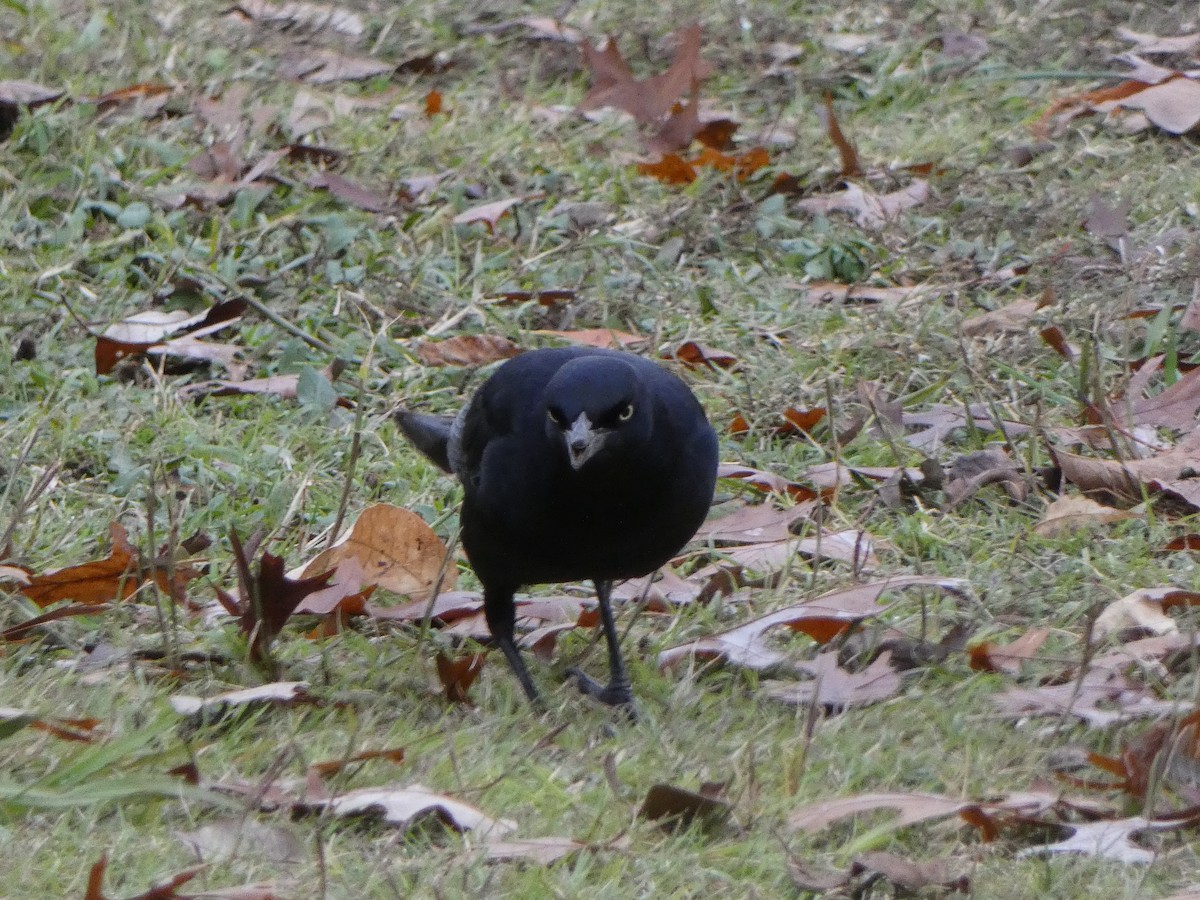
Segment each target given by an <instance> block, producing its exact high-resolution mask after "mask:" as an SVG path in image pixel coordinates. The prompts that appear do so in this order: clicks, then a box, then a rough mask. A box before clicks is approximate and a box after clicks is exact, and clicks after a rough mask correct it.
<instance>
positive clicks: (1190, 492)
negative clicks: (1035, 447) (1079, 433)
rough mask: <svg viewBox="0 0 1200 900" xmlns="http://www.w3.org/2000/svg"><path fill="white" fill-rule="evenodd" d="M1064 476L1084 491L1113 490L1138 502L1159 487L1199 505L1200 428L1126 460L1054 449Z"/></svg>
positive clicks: (1156, 491)
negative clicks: (1162, 448) (1168, 445)
mask: <svg viewBox="0 0 1200 900" xmlns="http://www.w3.org/2000/svg"><path fill="white" fill-rule="evenodd" d="M1051 452H1052V454H1053V456H1054V460H1055V462H1057V463H1058V466H1059V468H1060V469H1062V474H1063V478H1065V479H1066V480H1067V481H1069V482H1070V483H1071V484H1073V485H1075V486H1076V487H1078V488H1079V489H1080V490H1081V491H1083V492H1084V493H1093V492H1100V493H1106V494H1112V495H1114V496H1117V497H1120V498H1122V499H1125V500H1131V501H1133V502H1135V503H1137V502H1141V501H1142V500H1143V499H1145V495H1147V494H1149V495H1153V494H1156V493H1158V492H1160V491H1162V492H1166V493H1168V494H1170V495H1171V496H1172V497H1174V498H1175V499H1177V500H1180V501H1182V502H1184V503H1186V504H1188V505H1189V506H1191V507H1192V508H1196V509H1200V478H1196V477H1195V473H1196V471H1197V470H1200V429H1196V430H1195V431H1193V432H1191V433H1190V434H1188V435H1186V436H1185V437H1184V439H1183V440H1182V441H1180V443H1179V444H1178V445H1176V446H1175V447H1173V448H1171V449H1170V450H1168V451H1166V452H1165V453H1159V454H1157V455H1155V456H1151V457H1148V458H1146V459H1133V460H1128V461H1126V462H1121V461H1118V460H1110V459H1098V458H1095V457H1088V456H1077V455H1076V454H1074V453H1067V452H1066V451H1064V450H1057V449H1055V450H1052V451H1051Z"/></svg>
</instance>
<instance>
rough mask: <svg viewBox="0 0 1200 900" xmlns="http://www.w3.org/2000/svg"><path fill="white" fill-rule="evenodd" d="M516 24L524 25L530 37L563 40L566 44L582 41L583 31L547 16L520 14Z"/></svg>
mask: <svg viewBox="0 0 1200 900" xmlns="http://www.w3.org/2000/svg"><path fill="white" fill-rule="evenodd" d="M516 21H517V24H519V25H524V26H525V28H527V29H528V30H529V32H530V37H533V38H541V39H543V40H549V41H563V42H564V43H567V44H581V43H583V32H581V31H580V30H579V29H578V28H572V27H571V26H570V25H564V24H563V23H562V22H560V21H558V20H557V19H552V18H550V17H549V16H522V17H521V18H519V19H517V20H516Z"/></svg>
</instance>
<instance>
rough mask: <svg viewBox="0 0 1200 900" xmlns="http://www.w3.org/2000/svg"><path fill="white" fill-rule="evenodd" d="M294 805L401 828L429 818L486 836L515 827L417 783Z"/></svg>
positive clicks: (361, 789)
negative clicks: (363, 817)
mask: <svg viewBox="0 0 1200 900" xmlns="http://www.w3.org/2000/svg"><path fill="white" fill-rule="evenodd" d="M295 807H296V808H297V809H307V810H314V811H316V810H327V811H328V812H329V813H331V814H332V815H335V816H359V815H369V816H374V817H378V818H381V819H382V820H383V821H384V822H386V823H387V824H389V825H394V826H396V827H397V828H401V829H404V830H408V829H410V828H413V827H415V826H416V825H418V824H420V823H421V822H425V821H429V820H431V819H432V820H436V821H439V822H441V823H442V824H444V825H447V826H449V827H450V828H453V829H454V830H455V831H470V832H472V833H474V834H478V835H480V836H483V837H488V838H499V837H503V836H504V835H505V834H507V833H508V832H510V831H513V830H514V829H515V828H516V827H517V825H516V823H515V822H511V821H509V820H507V819H493V818H492V817H490V816H488V815H487V814H485V813H484V812H483V811H481V810H479V809H477V808H476V807H474V806H471V805H470V804H467V803H463V802H462V801H461V800H455V799H454V798H452V797H448V796H446V795H445V794H439V793H437V792H435V791H432V790H430V789H429V788H427V787H425V786H424V785H420V784H412V785H407V786H399V785H396V786H389V785H381V786H379V787H370V788H359V789H358V790H353V791H348V792H347V793H345V794H340V795H338V796H335V797H331V798H328V799H317V798H312V799H305V800H299V801H296V803H295Z"/></svg>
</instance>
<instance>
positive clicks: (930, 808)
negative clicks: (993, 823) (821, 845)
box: [788, 792, 1045, 833]
mask: <svg viewBox="0 0 1200 900" xmlns="http://www.w3.org/2000/svg"><path fill="white" fill-rule="evenodd" d="M1019 796H1020V795H1018V797H1019ZM1010 804H1011V806H1005V807H1002V808H1006V809H1008V808H1013V809H1014V811H1022V812H1034V811H1038V810H1040V809H1041V808H1043V807H1044V805H1045V801H1041V802H1039V801H1038V800H1033V799H1031V800H1029V801H1025V802H1022V800H1020V799H1018V800H1016V802H1012V801H1010ZM981 807H989V808H992V809H995V808H998V807H1001V805H1000V804H991V803H989V804H977V803H972V802H970V801H968V800H954V799H952V798H950V797H943V796H941V795H939V794H918V793H899V792H897V793H877V794H858V795H856V796H853V797H840V798H838V799H836V800H821V801H818V802H816V803H810V804H808V805H806V806H802V807H801V808H800V809H798V810H795V811H794V812H793V813H792V814H791V815H790V816H789V817H788V826H789V827H790V828H791V829H792V830H793V831H804V832H808V833H812V832H816V831H820V830H821V829H822V828H825V827H826V826H827V825H832V824H833V823H834V822H837V821H840V820H841V819H845V818H848V817H850V816H856V815H860V814H862V813H874V812H879V811H881V810H887V811H888V812H892V813H895V814H896V817H895V819H894V820H893V821H892V822H891V823H890V824H891V827H893V828H897V829H899V828H905V827H907V826H909V825H916V824H917V823H919V822H931V821H935V820H938V819H947V818H949V817H950V816H953V815H961V814H962V813H964V812H969V811H971V810H978V809H980V808H981Z"/></svg>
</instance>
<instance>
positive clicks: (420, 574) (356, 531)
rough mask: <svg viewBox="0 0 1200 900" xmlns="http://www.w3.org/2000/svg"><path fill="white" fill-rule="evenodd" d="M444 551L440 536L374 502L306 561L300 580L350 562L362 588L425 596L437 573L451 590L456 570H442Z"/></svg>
mask: <svg viewBox="0 0 1200 900" xmlns="http://www.w3.org/2000/svg"><path fill="white" fill-rule="evenodd" d="M446 552H447V551H446V545H445V544H444V543H442V540H441V538H439V537H438V536H437V534H436V533H434V531H433V529H432V528H430V527H429V526H428V525H427V524H425V520H424V519H422V518H421V517H420V516H418V515H417V514H416V513H414V512H410V511H409V510H407V509H402V508H400V507H398V506H391V505H389V504H387V503H377V504H375V505H374V506H369V507H367V508H366V509H364V510H363V511H362V512H361V513H360V514H359V516H358V519H357V520H355V522H354V524H353V525H352V526H351V527H350V529H349V530H348V531H347V532H346V533H345V534H344V535H342V537H341V538H340V539H339V540H338V542H337V543H336V544H334V545H333V546H332V547H330V548H329V549H328V550H325V551H322V552H321V553H319V554H317V555H316V556H315V557H313V559H311V560H310V561H309V562H308V563H306V564H305V565H304V568H303V571H302V573H301V577H302V578H306V579H307V578H310V577H312V576H313V575H315V574H317V573H320V572H327V571H329V570H331V569H335V568H337V566H338V564H339V563H341V562H342V561H343V560H345V559H350V558H352V559H354V560H355V561H356V562H357V563H358V564H359V565H360V566H361V567H362V571H363V584H364V585H378V586H379V587H381V588H384V589H385V590H389V591H392V592H393V593H397V594H408V595H411V596H415V597H421V596H423V595H425V596H427V595H428V593H429V591H430V590H432V589H433V586H434V585H435V584H436V583H437V582H438V577H439V574H440V575H441V578H442V581H441V583H442V587H444V588H446V589H447V590H448V589H450V588H453V587H454V581H455V577H456V575H457V569H456V567H455V566H454V565H447V566H444V563H445V560H446ZM443 566H444V568H445V571H444V572H443V571H442V570H443Z"/></svg>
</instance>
